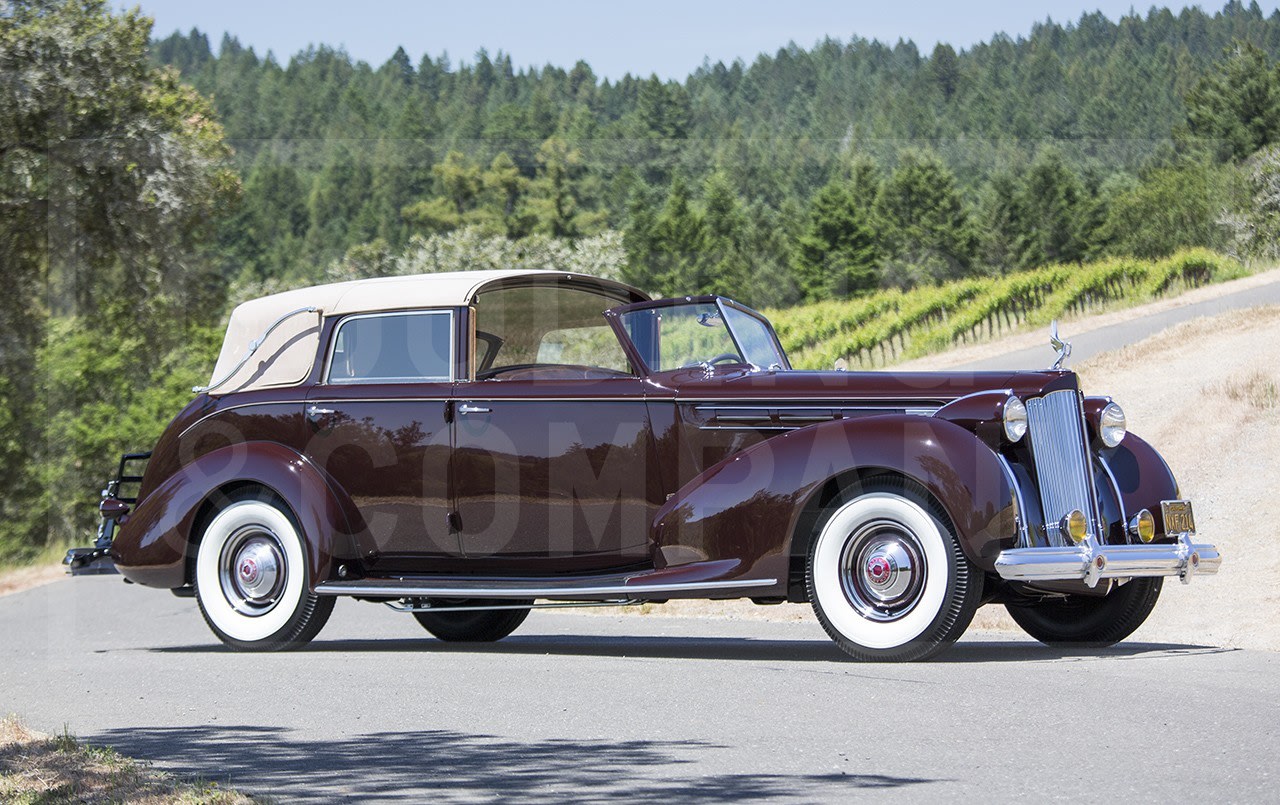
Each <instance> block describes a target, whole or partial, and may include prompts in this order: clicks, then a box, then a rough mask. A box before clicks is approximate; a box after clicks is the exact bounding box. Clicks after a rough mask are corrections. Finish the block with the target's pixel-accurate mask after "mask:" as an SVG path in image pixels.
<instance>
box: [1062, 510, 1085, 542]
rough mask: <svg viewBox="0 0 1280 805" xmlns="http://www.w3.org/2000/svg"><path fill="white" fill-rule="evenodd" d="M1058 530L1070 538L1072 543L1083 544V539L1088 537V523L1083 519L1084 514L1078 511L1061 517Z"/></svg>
mask: <svg viewBox="0 0 1280 805" xmlns="http://www.w3.org/2000/svg"><path fill="white" fill-rule="evenodd" d="M1058 528H1059V529H1060V530H1061V531H1062V533H1064V534H1066V535H1067V536H1068V537H1070V538H1071V541H1072V542H1084V538H1085V537H1086V536H1088V523H1087V522H1086V521H1085V519H1084V512H1082V511H1080V510H1079V509H1074V510H1072V511H1070V512H1067V513H1066V514H1064V515H1062V520H1061V521H1060V522H1059V523H1058Z"/></svg>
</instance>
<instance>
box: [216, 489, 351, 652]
mask: <svg viewBox="0 0 1280 805" xmlns="http://www.w3.org/2000/svg"><path fill="white" fill-rule="evenodd" d="M195 588H196V601H197V602H198V603H199V605H200V612H201V614H203V615H204V619H205V622H206V623H208V624H209V628H210V629H212V630H213V633H214V634H216V635H217V636H218V639H220V640H221V641H222V642H223V643H226V644H227V645H228V646H231V647H232V648H236V649H240V650H242V651H278V650H282V649H294V648H299V647H301V646H304V645H306V644H307V643H309V642H310V641H311V639H312V638H313V637H315V636H316V635H317V634H318V633H319V632H320V629H321V628H322V627H323V626H324V624H325V621H327V620H328V619H329V614H330V613H331V612H332V611H333V601H334V599H333V598H332V597H330V596H317V595H315V594H314V593H312V592H311V591H310V590H309V588H308V583H307V562H306V549H305V547H304V546H303V542H302V536H301V534H300V532H299V530H298V528H297V527H296V526H295V525H294V523H293V519H292V518H291V517H290V516H289V514H288V513H287V511H286V510H285V509H284V507H283V505H282V504H280V503H279V502H278V501H276V500H274V499H271V498H268V497H265V496H263V497H251V498H246V499H239V500H235V501H233V502H231V503H229V504H228V505H226V506H224V507H223V508H222V509H221V510H220V511H219V512H218V513H217V514H216V515H214V517H213V519H212V520H210V521H209V525H208V526H206V527H205V529H204V533H203V535H202V536H201V539H200V547H199V548H198V550H197V551H196V568H195Z"/></svg>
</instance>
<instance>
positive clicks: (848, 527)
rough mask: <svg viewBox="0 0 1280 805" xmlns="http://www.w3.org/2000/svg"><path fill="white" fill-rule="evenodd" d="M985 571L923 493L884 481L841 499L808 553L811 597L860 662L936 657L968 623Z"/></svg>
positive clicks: (838, 638)
mask: <svg viewBox="0 0 1280 805" xmlns="http://www.w3.org/2000/svg"><path fill="white" fill-rule="evenodd" d="M982 581H983V575H982V571H981V570H979V569H978V568H977V567H976V566H974V565H973V564H972V563H971V562H970V561H969V559H968V558H967V557H966V556H965V555H964V552H963V551H962V550H961V548H960V543H959V541H958V540H957V539H956V536H955V532H954V530H953V529H952V527H951V525H950V522H949V520H948V518H947V516H946V514H945V512H943V511H942V509H941V507H940V506H938V505H937V503H936V502H934V501H933V500H932V499H931V498H930V497H929V496H928V495H927V494H926V493H925V492H924V490H923V489H920V488H918V487H917V486H916V485H914V484H912V483H909V482H905V481H904V482H886V483H884V484H881V485H878V486H875V487H871V488H869V489H868V491H866V492H864V493H863V494H860V495H859V496H858V497H856V498H854V499H853V500H851V501H849V502H846V503H843V504H840V505H839V506H838V508H836V509H835V510H834V511H833V512H832V513H831V515H830V516H829V517H828V518H827V520H826V523H825V524H824V525H823V526H822V530H821V531H820V532H819V534H818V536H817V538H816V539H815V540H814V543H813V546H812V547H811V549H810V551H809V562H808V568H807V582H808V589H809V600H810V601H812V602H813V608H814V612H815V613H816V614H817V616H818V620H819V621H820V622H821V623H822V625H823V627H824V628H825V629H826V630H827V634H829V635H831V638H832V639H833V640H835V642H836V644H837V645H839V646H840V648H842V649H844V651H845V652H846V653H848V654H849V655H850V656H852V657H854V658H855V659H859V660H869V661H882V662H884V661H887V662H895V661H896V662H905V661H914V660H923V659H928V658H929V657H932V656H933V655H935V654H937V653H938V652H940V651H942V650H943V649H945V648H947V647H948V646H950V645H951V644H952V643H954V642H955V641H956V639H957V638H959V637H960V635H961V634H963V633H964V630H965V629H966V628H968V626H969V623H970V621H972V620H973V614H974V612H975V611H976V610H977V608H978V603H979V602H980V600H981V598H982Z"/></svg>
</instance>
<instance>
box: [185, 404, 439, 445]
mask: <svg viewBox="0 0 1280 805" xmlns="http://www.w3.org/2000/svg"><path fill="white" fill-rule="evenodd" d="M445 399H448V398H445ZM263 405H283V406H289V407H293V406H295V405H298V406H300V405H302V401H301V400H261V401H259V402H248V403H240V404H239V405H228V406H227V407H226V408H219V409H218V410H217V411H211V412H209V413H207V414H205V415H204V416H202V417H200V418H199V419H197V420H196V421H195V422H192V423H191V424H190V425H187V426H186V427H185V428H183V430H182V433H179V434H178V438H179V439H181V438H182V437H183V436H186V435H187V434H188V433H190V432H191V429H192V428H194V427H196V426H197V425H199V424H201V423H202V422H205V421H206V420H210V419H213V418H214V417H215V416H218V415H220V414H229V413H231V412H232V411H238V410H240V409H241V408H257V407H259V406H263Z"/></svg>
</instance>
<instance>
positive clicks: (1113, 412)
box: [1098, 402, 1128, 447]
mask: <svg viewBox="0 0 1280 805" xmlns="http://www.w3.org/2000/svg"><path fill="white" fill-rule="evenodd" d="M1127 432H1128V423H1127V422H1126V421H1125V418H1124V409H1123V408H1121V407H1120V406H1118V405H1116V404H1115V403H1113V402H1109V403H1107V405H1106V407H1105V408H1103V409H1102V413H1101V414H1099V415H1098V438H1100V439H1102V443H1103V444H1105V445H1106V446H1107V447H1115V446H1116V445H1118V444H1120V441H1121V440H1122V439H1124V435H1125V433H1127Z"/></svg>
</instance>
